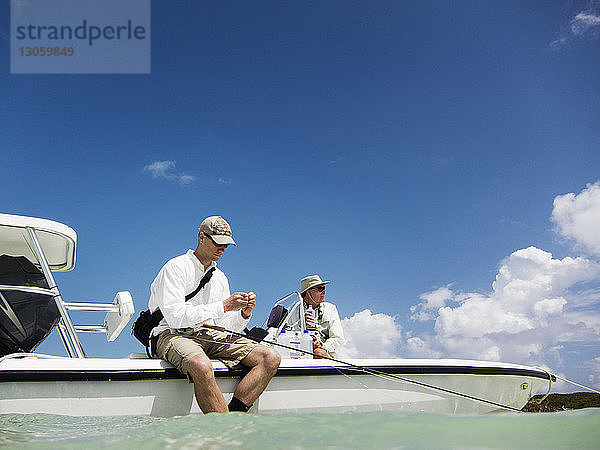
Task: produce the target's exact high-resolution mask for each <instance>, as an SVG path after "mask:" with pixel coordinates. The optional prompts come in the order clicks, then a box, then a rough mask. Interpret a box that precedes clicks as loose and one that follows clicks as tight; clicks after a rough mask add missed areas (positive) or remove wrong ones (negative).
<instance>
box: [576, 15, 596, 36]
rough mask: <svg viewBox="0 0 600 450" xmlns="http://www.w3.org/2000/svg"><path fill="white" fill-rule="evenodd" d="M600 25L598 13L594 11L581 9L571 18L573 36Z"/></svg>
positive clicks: (592, 30)
mask: <svg viewBox="0 0 600 450" xmlns="http://www.w3.org/2000/svg"><path fill="white" fill-rule="evenodd" d="M597 27H600V15H598V14H597V13H595V12H594V11H582V12H580V13H579V14H577V15H576V16H575V18H574V19H573V20H571V32H572V33H573V34H574V35H575V36H584V35H586V34H587V33H590V32H595V31H596V30H597Z"/></svg>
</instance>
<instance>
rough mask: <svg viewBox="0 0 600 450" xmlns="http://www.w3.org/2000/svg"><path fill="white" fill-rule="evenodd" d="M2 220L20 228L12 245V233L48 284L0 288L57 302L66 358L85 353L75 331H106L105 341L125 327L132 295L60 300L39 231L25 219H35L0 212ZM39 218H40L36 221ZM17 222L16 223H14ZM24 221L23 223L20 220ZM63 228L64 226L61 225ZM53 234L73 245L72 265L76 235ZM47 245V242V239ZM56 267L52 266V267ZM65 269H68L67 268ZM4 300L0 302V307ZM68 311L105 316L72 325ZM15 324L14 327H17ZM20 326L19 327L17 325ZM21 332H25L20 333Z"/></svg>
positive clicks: (124, 292) (123, 293)
mask: <svg viewBox="0 0 600 450" xmlns="http://www.w3.org/2000/svg"><path fill="white" fill-rule="evenodd" d="M2 217H3V218H4V219H6V220H7V222H9V223H8V225H6V227H8V229H9V230H13V229H21V230H23V233H22V234H20V235H19V234H16V233H14V232H12V231H11V233H12V234H11V238H12V241H11V242H10V243H11V244H13V245H14V244H15V242H17V239H16V237H15V236H18V237H19V239H21V241H18V242H19V243H20V247H19V248H20V249H28V253H29V255H28V256H26V258H28V259H29V260H31V259H32V258H35V260H34V261H31V262H32V263H33V264H35V265H36V266H37V267H38V268H39V270H40V271H41V273H42V274H43V277H44V278H45V280H46V283H47V287H39V286H24V285H6V284H2V285H0V292H1V291H20V292H24V293H30V294H41V295H45V296H48V297H51V298H52V299H53V300H54V303H55V304H56V307H57V310H58V313H59V316H60V320H59V321H58V323H57V325H56V327H57V329H58V332H59V335H60V338H61V340H62V342H63V345H64V347H65V350H66V352H67V354H68V356H69V357H71V358H85V352H84V350H83V347H82V345H81V341H80V340H79V336H78V334H77V333H78V332H85V333H106V338H107V340H108V341H109V342H110V341H114V340H115V339H116V338H117V337H118V336H119V334H120V333H121V331H122V330H123V329H124V328H125V326H126V325H127V323H128V322H129V320H130V319H131V318H132V317H133V314H134V312H135V308H134V305H133V300H132V298H131V294H130V293H129V292H127V291H121V292H117V294H116V296H115V298H114V300H113V302H112V303H96V302H65V301H63V299H62V296H61V293H60V291H59V289H58V286H57V284H56V282H55V280H54V276H53V274H52V269H51V268H50V264H49V262H48V258H47V257H46V255H45V252H44V249H43V248H42V245H41V244H40V241H39V239H38V230H37V229H36V227H35V226H30V225H28V224H27V223H26V222H27V221H36V220H38V219H31V218H25V217H23V218H21V217H18V216H10V215H3V216H2ZM38 221H39V220H38ZM17 222H18V223H17ZM21 222H25V223H23V224H22V223H21ZM47 223H49V224H50V225H49V226H55V227H58V226H59V225H60V226H63V225H61V224H57V223H53V222H50V221H44V224H47ZM63 227H64V226H63ZM53 233H54V234H53V236H55V237H56V236H59V237H61V238H64V240H65V241H69V242H70V243H71V244H72V247H69V251H72V252H73V255H72V257H71V258H70V259H69V263H70V267H72V265H73V263H74V242H75V240H76V237H75V234H74V232H73V236H71V237H69V236H63V235H62V234H61V233H60V229H59V230H58V231H57V230H53ZM46 244H47V241H46ZM12 254H13V255H17V256H18V255H25V254H26V252H25V250H24V251H23V252H22V253H18V252H12ZM53 267H55V266H53ZM54 270H64V268H63V267H62V266H59V268H56V267H55V269H54ZM66 270H70V268H69V269H66ZM3 304H4V303H2V304H0V306H2V305H3ZM7 305H8V304H4V307H3V310H4V309H6V314H8V315H9V318H10V319H11V320H12V322H13V323H16V324H18V325H20V322H19V320H18V319H16V318H13V317H11V316H13V315H14V313H13V311H12V310H11V308H10V306H9V305H8V306H7ZM69 311H100V312H106V313H107V314H106V316H105V318H104V323H103V324H102V325H74V324H73V322H72V320H71V317H70V315H69ZM18 325H17V328H19V327H18ZM19 329H20V328H19ZM22 334H24V333H22Z"/></svg>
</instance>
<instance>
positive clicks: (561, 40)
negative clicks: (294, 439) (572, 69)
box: [550, 2, 600, 50]
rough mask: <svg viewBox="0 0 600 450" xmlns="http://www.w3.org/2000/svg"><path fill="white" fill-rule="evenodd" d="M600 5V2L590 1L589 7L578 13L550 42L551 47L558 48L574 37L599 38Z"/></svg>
mask: <svg viewBox="0 0 600 450" xmlns="http://www.w3.org/2000/svg"><path fill="white" fill-rule="evenodd" d="M599 5H600V3H598V2H590V3H589V5H588V8H587V9H585V10H583V11H580V12H579V13H577V14H576V15H575V16H574V17H573V18H572V19H571V20H570V21H569V24H568V26H567V27H566V28H565V29H564V31H563V32H562V33H561V34H560V36H559V37H558V38H557V39H556V40H554V41H553V42H551V43H550V47H551V48H552V49H554V50H558V49H561V48H563V47H565V46H567V45H569V44H570V43H571V42H572V41H573V40H574V39H597V38H598V36H600V8H599Z"/></svg>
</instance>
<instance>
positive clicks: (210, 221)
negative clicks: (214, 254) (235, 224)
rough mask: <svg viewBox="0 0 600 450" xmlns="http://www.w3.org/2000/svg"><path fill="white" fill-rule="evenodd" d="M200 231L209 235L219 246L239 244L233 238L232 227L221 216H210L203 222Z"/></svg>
mask: <svg viewBox="0 0 600 450" xmlns="http://www.w3.org/2000/svg"><path fill="white" fill-rule="evenodd" d="M198 231H202V232H203V233H204V234H207V235H209V236H210V237H211V238H212V240H213V241H215V242H216V243H217V244H219V245H225V244H233V245H235V246H236V247H237V244H236V243H235V241H234V240H233V238H232V237H231V227H230V226H229V224H228V223H227V221H226V220H225V219H223V218H222V217H221V216H210V217H207V218H206V219H204V220H203V221H202V223H201V224H200V228H198Z"/></svg>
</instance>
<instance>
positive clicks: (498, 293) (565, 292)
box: [406, 247, 600, 364]
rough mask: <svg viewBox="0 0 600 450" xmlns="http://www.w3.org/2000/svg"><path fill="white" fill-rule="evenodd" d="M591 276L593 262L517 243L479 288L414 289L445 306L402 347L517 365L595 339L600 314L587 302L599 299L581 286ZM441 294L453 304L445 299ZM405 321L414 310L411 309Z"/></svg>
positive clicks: (599, 272) (414, 352) (597, 267)
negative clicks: (429, 331)
mask: <svg viewBox="0 0 600 450" xmlns="http://www.w3.org/2000/svg"><path fill="white" fill-rule="evenodd" d="M599 278H600V264H599V263H597V262H595V261H592V260H589V259H586V258H583V257H578V258H571V257H565V258H563V259H556V258H553V257H552V254H550V253H548V252H545V251H543V250H541V249H539V248H536V247H528V248H525V249H521V250H517V251H516V252H514V253H512V254H511V255H510V256H509V257H508V258H506V259H505V260H504V261H503V263H502V265H501V266H500V268H499V270H498V274H497V275H496V280H495V281H494V282H493V284H492V291H491V292H489V293H487V294H480V293H462V292H454V291H452V290H451V289H449V288H447V287H446V288H441V289H443V290H442V291H441V290H440V289H437V290H435V291H432V292H429V293H425V294H423V295H421V297H420V298H421V299H426V301H429V300H430V299H437V300H438V301H437V303H436V302H435V301H434V302H432V303H431V304H432V305H435V306H436V307H437V306H439V305H441V304H442V300H443V301H444V302H446V306H441V307H439V309H438V310H437V312H436V314H435V324H434V335H433V336H431V337H425V338H422V337H421V336H416V337H414V338H412V340H411V339H409V340H407V346H406V351H407V352H408V353H409V354H410V355H411V356H423V357H429V356H431V355H433V354H436V353H438V354H443V355H444V356H447V357H459V358H474V359H486V360H500V361H509V362H515V363H524V364H546V363H547V361H546V359H548V358H551V359H552V361H556V360H557V359H558V358H559V353H560V351H561V349H560V345H561V344H562V343H568V342H581V341H585V342H600V314H598V313H597V312H595V311H593V310H592V308H591V307H594V306H595V307H596V308H597V307H598V306H599V305H600V295H597V294H598V291H597V290H594V289H591V290H590V289H586V288H584V286H585V285H586V283H590V282H592V283H593V282H597V280H598V279H599ZM445 289H448V290H449V291H450V292H447V291H446V290H445ZM441 293H443V294H444V295H441ZM594 293H595V294H596V295H594ZM580 294H581V295H583V296H584V299H583V300H582V301H578V296H579V295H580ZM448 299H452V300H454V301H458V303H459V304H458V305H457V306H453V305H448V303H447V301H448ZM427 305H428V303H425V305H424V304H423V303H420V304H419V305H418V306H419V307H421V308H425V307H427ZM413 320H420V317H419V316H415V315H413ZM417 338H418V340H417ZM409 341H410V342H409ZM559 362H560V361H559Z"/></svg>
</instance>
